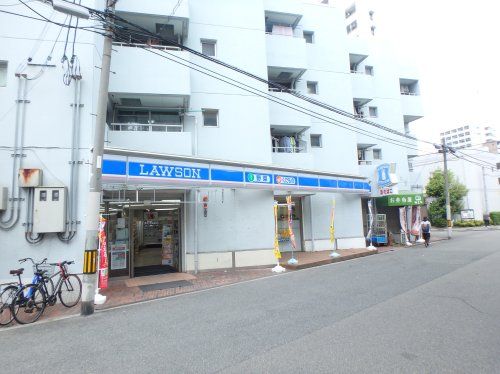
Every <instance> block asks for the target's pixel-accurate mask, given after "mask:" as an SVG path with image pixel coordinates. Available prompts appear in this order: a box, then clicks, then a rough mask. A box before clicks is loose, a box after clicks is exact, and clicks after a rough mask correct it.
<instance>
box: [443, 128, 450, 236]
mask: <svg viewBox="0 0 500 374" xmlns="http://www.w3.org/2000/svg"><path fill="white" fill-rule="evenodd" d="M441 148H442V150H443V161H444V195H445V198H446V222H447V226H448V239H451V206H450V187H449V184H448V183H449V181H448V160H447V154H448V146H447V145H446V142H445V140H444V138H443V140H442V145H441Z"/></svg>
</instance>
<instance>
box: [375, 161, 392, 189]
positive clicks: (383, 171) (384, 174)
mask: <svg viewBox="0 0 500 374" xmlns="http://www.w3.org/2000/svg"><path fill="white" fill-rule="evenodd" d="M390 171H391V165H389V164H382V165H379V166H378V167H377V186H379V187H387V186H389V185H391V184H392V182H391V176H390Z"/></svg>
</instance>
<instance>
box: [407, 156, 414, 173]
mask: <svg viewBox="0 0 500 374" xmlns="http://www.w3.org/2000/svg"><path fill="white" fill-rule="evenodd" d="M408 171H409V172H412V171H413V158H410V157H408Z"/></svg>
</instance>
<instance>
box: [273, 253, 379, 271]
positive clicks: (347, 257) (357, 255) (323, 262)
mask: <svg viewBox="0 0 500 374" xmlns="http://www.w3.org/2000/svg"><path fill="white" fill-rule="evenodd" d="M377 253H379V252H378V249H377V250H374V251H366V252H360V253H352V254H348V255H345V256H342V257H337V258H329V259H326V260H321V261H317V262H310V263H305V264H297V265H289V264H287V263H284V264H281V266H283V267H284V268H285V269H288V270H302V269H308V268H313V267H316V266H321V265H328V264H333V263H335V262H341V261H348V260H353V259H355V258H360V257H366V256H371V255H375V254H377Z"/></svg>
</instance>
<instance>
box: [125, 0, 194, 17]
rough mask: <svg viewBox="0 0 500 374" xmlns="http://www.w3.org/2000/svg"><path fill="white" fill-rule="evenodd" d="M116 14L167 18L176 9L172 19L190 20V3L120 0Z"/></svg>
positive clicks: (186, 1)
mask: <svg viewBox="0 0 500 374" xmlns="http://www.w3.org/2000/svg"><path fill="white" fill-rule="evenodd" d="M115 9H116V12H117V13H121V12H124V13H125V12H126V13H136V14H146V15H149V16H162V17H167V16H169V15H170V14H172V12H173V10H174V9H175V14H174V16H173V17H170V18H186V19H188V18H189V1H188V0H184V1H181V2H180V4H179V1H178V0H161V1H158V0H141V1H137V0H120V1H118V2H117V3H116V8H115Z"/></svg>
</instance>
